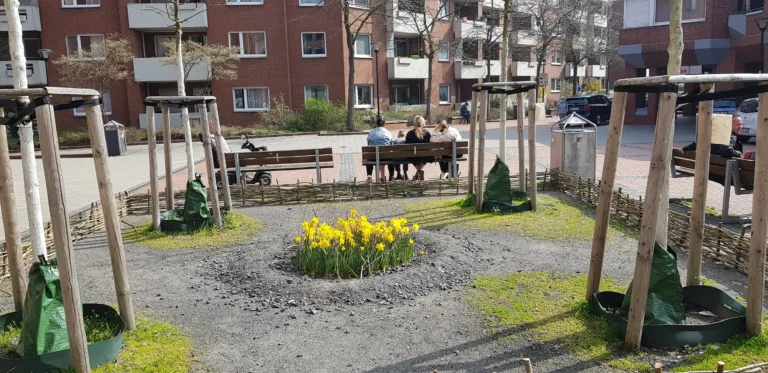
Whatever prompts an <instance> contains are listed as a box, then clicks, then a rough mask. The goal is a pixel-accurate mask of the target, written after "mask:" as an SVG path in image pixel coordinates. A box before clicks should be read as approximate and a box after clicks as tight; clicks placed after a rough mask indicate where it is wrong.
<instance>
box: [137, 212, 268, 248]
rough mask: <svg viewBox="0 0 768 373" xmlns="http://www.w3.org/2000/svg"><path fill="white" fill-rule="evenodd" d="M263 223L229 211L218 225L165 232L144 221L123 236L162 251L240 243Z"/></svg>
mask: <svg viewBox="0 0 768 373" xmlns="http://www.w3.org/2000/svg"><path fill="white" fill-rule="evenodd" d="M263 226H264V225H263V224H262V223H261V222H260V221H259V220H257V219H254V218H251V217H249V216H247V215H245V214H241V213H239V212H234V211H230V212H228V213H227V214H226V215H225V218H224V223H223V225H222V227H221V228H217V227H208V228H204V229H201V230H198V231H196V232H191V233H178V234H168V233H165V232H161V231H158V230H155V229H154V228H152V224H151V223H148V224H146V225H144V226H142V227H139V228H136V229H134V230H132V231H130V232H128V233H127V234H126V235H125V238H126V239H128V240H131V241H135V242H141V243H143V244H145V245H147V246H149V247H151V248H154V249H163V250H171V249H189V248H195V247H217V246H227V245H232V244H236V243H240V242H243V241H245V240H247V239H248V238H250V237H251V236H252V235H254V234H256V233H257V232H258V231H260V230H261V228H262V227H263Z"/></svg>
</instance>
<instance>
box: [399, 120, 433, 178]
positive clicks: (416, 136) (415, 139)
mask: <svg viewBox="0 0 768 373" xmlns="http://www.w3.org/2000/svg"><path fill="white" fill-rule="evenodd" d="M411 124H412V125H413V129H412V130H410V131H408V133H407V134H406V135H405V143H406V144H424V143H429V139H430V138H431V137H432V135H431V134H430V133H429V131H427V130H426V129H424V125H425V124H426V121H425V120H424V118H423V117H421V115H417V116H415V117H414V118H413V122H412V123H411ZM433 160H434V158H430V157H426V158H424V157H412V158H410V161H411V164H413V166H414V167H416V174H415V175H414V176H413V180H424V166H426V164H427V163H428V162H432V161H433Z"/></svg>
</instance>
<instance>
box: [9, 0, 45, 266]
mask: <svg viewBox="0 0 768 373" xmlns="http://www.w3.org/2000/svg"><path fill="white" fill-rule="evenodd" d="M19 5H20V4H19V0H5V9H6V14H7V17H8V36H9V38H8V39H9V43H10V52H11V65H12V68H13V88H15V89H24V88H27V58H26V56H25V54H24V44H23V42H22V40H23V37H22V29H21V18H20V17H19ZM23 99H27V100H28V98H26V97H24V98H23ZM19 141H20V145H21V166H22V170H23V174H24V197H25V198H26V202H27V217H28V219H29V235H30V241H31V242H32V249H33V251H34V253H35V258H37V257H38V256H39V255H43V256H44V257H46V258H47V257H48V254H47V252H46V248H45V229H44V227H43V210H42V208H41V205H40V182H39V181H38V178H37V161H36V160H35V143H34V131H33V130H32V123H31V122H23V123H21V122H20V123H19ZM11 193H13V191H11ZM13 208H16V207H15V206H14V207H13Z"/></svg>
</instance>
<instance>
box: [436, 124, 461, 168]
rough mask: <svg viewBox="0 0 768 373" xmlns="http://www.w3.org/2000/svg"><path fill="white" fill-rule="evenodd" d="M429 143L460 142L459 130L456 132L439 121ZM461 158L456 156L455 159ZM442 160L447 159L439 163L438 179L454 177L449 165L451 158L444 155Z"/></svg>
mask: <svg viewBox="0 0 768 373" xmlns="http://www.w3.org/2000/svg"><path fill="white" fill-rule="evenodd" d="M429 141H430V142H451V141H461V133H460V132H459V130H457V129H456V128H454V127H451V126H449V125H448V123H446V122H445V121H441V122H440V124H439V125H438V126H437V128H435V132H434V133H433V134H432V137H431V138H430V139H429ZM460 157H461V156H459V155H457V156H456V158H460ZM441 158H442V159H447V160H448V161H441V162H439V163H440V178H441V179H443V178H445V179H447V178H452V177H456V175H453V170H451V163H452V160H453V156H450V155H445V156H442V157H441ZM456 168H457V170H458V168H459V167H458V164H457V165H456Z"/></svg>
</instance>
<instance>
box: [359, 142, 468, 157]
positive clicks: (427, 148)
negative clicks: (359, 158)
mask: <svg viewBox="0 0 768 373" xmlns="http://www.w3.org/2000/svg"><path fill="white" fill-rule="evenodd" d="M378 148H379V160H380V161H386V160H392V159H404V158H410V157H440V156H450V155H453V143H450V142H430V143H425V144H402V145H379V146H378ZM464 154H469V142H467V141H456V156H457V157H459V156H461V155H464ZM363 160H364V161H376V146H364V147H363Z"/></svg>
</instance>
